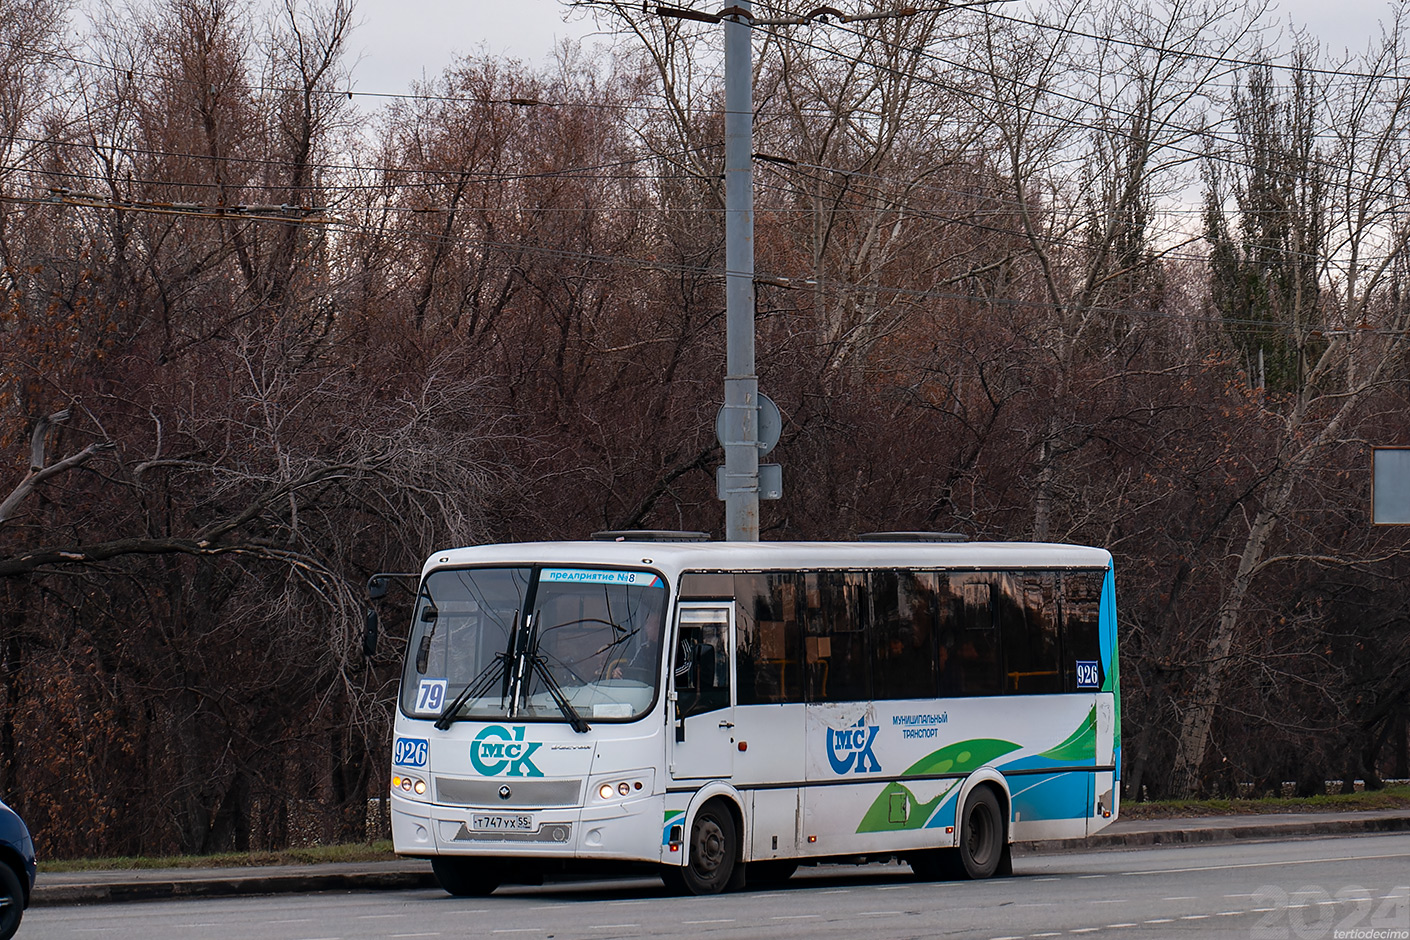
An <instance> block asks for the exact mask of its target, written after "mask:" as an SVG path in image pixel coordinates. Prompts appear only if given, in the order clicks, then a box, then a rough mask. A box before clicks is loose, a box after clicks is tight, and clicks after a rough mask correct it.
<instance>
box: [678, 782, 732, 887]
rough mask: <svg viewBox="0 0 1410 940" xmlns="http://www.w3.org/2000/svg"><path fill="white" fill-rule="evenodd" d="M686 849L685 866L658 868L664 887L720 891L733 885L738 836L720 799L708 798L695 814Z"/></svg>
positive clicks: (730, 817) (728, 812)
mask: <svg viewBox="0 0 1410 940" xmlns="http://www.w3.org/2000/svg"><path fill="white" fill-rule="evenodd" d="M688 851H689V855H688V856H687V858H688V859H689V861H687V862H686V864H685V866H684V867H682V868H676V867H674V866H667V867H666V868H663V869H662V870H661V880H662V881H664V882H665V883H666V887H668V888H671V889H672V890H675V891H679V892H682V893H686V894H719V893H720V892H721V891H723V890H725V889H726V888H728V887H732V885H731V881H732V880H733V876H734V872H735V860H736V859H737V858H738V857H739V835H738V833H737V832H736V830H735V825H734V816H733V815H732V814H731V813H730V811H729V809H728V808H726V807H725V805H724V804H723V803H722V802H720V801H719V800H711V801H710V802H708V803H706V804H705V805H704V806H702V807H701V808H700V812H698V813H696V814H695V822H694V823H692V824H691V827H690V842H689V843H688Z"/></svg>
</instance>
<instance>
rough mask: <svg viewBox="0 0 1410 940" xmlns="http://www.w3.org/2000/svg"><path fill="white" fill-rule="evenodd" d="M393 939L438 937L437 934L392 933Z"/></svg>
mask: <svg viewBox="0 0 1410 940" xmlns="http://www.w3.org/2000/svg"><path fill="white" fill-rule="evenodd" d="M392 936H393V937H439V936H440V934H439V933H394V934H392Z"/></svg>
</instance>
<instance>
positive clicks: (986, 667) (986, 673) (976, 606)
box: [941, 575, 1003, 695]
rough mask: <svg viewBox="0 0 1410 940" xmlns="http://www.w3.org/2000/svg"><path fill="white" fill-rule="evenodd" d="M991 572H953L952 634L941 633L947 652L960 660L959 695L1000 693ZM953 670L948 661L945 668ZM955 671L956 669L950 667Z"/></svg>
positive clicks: (1001, 687)
mask: <svg viewBox="0 0 1410 940" xmlns="http://www.w3.org/2000/svg"><path fill="white" fill-rule="evenodd" d="M991 577H992V575H951V577H950V591H951V594H952V598H953V600H952V603H953V607H952V610H953V611H954V616H953V623H954V625H955V629H954V631H953V633H952V634H951V635H950V636H946V637H941V643H942V645H946V646H947V654H948V655H952V656H954V657H956V658H957V659H958V660H959V670H958V673H959V676H958V678H959V685H960V686H961V688H960V691H959V692H957V693H951V694H958V695H998V694H1000V692H1001V691H1002V689H1003V682H1002V680H1001V679H1000V676H999V643H998V633H999V631H998V624H997V622H996V620H995V618H994V597H993V595H994V585H993V584H992V583H991V581H990V578H991ZM945 670H950V666H949V662H948V659H947V662H946V664H945V667H944V669H942V674H943V673H944V671H945ZM951 671H952V672H953V670H951Z"/></svg>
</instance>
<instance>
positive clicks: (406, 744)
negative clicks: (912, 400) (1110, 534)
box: [391, 533, 1120, 896]
mask: <svg viewBox="0 0 1410 940" xmlns="http://www.w3.org/2000/svg"><path fill="white" fill-rule="evenodd" d="M655 535H656V539H655V540H645V539H643V538H640V537H627V538H621V537H618V538H617V539H616V540H610V541H608V540H597V541H581V542H541V543H524V544H507V545H484V546H477V547H472V548H459V549H453V550H448V551H442V552H437V553H435V554H434V555H432V556H431V557H430V558H429V559H428V560H427V561H426V564H425V566H424V568H423V570H422V572H421V580H420V586H419V591H418V597H417V602H416V607H415V612H414V615H413V618H414V619H413V628H412V630H411V633H410V637H409V641H408V647H407V655H406V662H405V666H404V671H403V673H402V681H401V692H400V697H399V708H398V710H397V715H396V722H395V740H394V749H393V755H392V792H391V820H392V836H393V840H394V843H395V848H396V851H397V853H398V854H399V855H403V856H410V857H418V858H429V859H430V860H431V863H432V867H433V869H434V871H435V873H436V877H437V879H438V880H439V882H440V884H441V886H442V887H444V888H445V890H446V891H448V892H450V893H451V894H453V895H462V896H463V895H483V894H488V893H489V892H491V891H493V890H494V889H495V888H496V887H497V886H499V885H500V884H502V883H506V882H528V883H534V882H535V881H536V879H539V878H541V877H542V875H543V873H544V872H546V871H550V872H556V871H565V870H573V869H574V868H582V867H589V866H591V867H595V868H597V869H599V870H600V869H608V870H613V869H615V870H628V869H630V868H632V867H637V866H639V864H640V863H646V864H649V865H651V866H654V867H655V868H656V869H657V870H659V872H660V873H661V875H662V877H663V879H664V880H665V881H666V882H667V884H668V885H670V886H673V887H675V888H677V889H678V890H682V891H688V892H693V893H696V894H709V893H714V892H718V891H722V890H726V889H729V888H736V887H739V886H742V885H743V884H744V883H745V880H746V878H747V879H748V880H749V882H750V883H755V884H757V883H761V882H768V881H777V880H779V879H782V878H787V877H788V876H789V875H791V874H792V873H793V871H794V870H796V868H797V867H798V865H799V864H810V863H817V862H820V861H824V860H838V859H850V860H858V859H879V858H887V857H892V858H901V859H904V860H905V861H907V862H908V863H909V864H910V865H911V867H912V868H913V869H914V871H915V873H916V874H917V875H918V876H920V877H922V878H939V877H951V876H953V877H970V878H985V877H989V876H990V875H994V874H1006V873H1007V872H1008V871H1009V865H1010V863H1009V846H1010V844H1011V843H1013V842H1021V841H1025V840H1035V839H1053V838H1071V837H1079V836H1085V835H1087V834H1089V833H1092V832H1095V831H1097V830H1098V829H1101V828H1102V827H1104V826H1106V825H1107V824H1109V823H1111V822H1112V821H1114V820H1115V819H1116V815H1117V808H1118V782H1119V767H1120V698H1119V692H1118V681H1117V680H1118V677H1117V658H1116V611H1115V589H1114V585H1113V575H1112V561H1111V555H1110V554H1109V553H1108V552H1106V551H1104V550H1101V549H1097V548H1086V547H1081V546H1073V545H1048V544H1022V543H964V542H950V541H920V540H915V541H912V540H906V539H903V538H901V537H900V536H896V535H893V536H892V537H890V538H889V539H888V540H885V541H859V542H854V543H825V542H816V543H802V542H709V541H703V540H699V541H692V540H689V539H687V538H686V537H685V536H683V535H682V536H677V540H668V537H667V536H665V535H664V534H661V533H655Z"/></svg>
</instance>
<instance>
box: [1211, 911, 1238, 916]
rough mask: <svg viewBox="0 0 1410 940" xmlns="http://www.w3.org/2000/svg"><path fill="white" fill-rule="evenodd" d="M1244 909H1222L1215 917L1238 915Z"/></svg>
mask: <svg viewBox="0 0 1410 940" xmlns="http://www.w3.org/2000/svg"><path fill="white" fill-rule="evenodd" d="M1242 913H1243V911H1220V912H1219V913H1218V914H1215V915H1214V916H1215V917H1238V916H1239V915H1240V914H1242Z"/></svg>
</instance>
